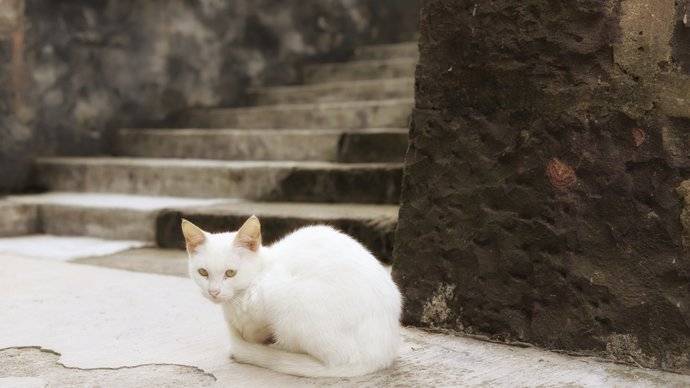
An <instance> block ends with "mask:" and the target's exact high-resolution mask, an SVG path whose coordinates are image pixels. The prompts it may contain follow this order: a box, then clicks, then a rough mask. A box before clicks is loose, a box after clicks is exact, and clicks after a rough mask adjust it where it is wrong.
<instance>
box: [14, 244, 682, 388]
mask: <svg viewBox="0 0 690 388" xmlns="http://www.w3.org/2000/svg"><path fill="white" fill-rule="evenodd" d="M0 261H2V266H0V284H1V285H2V287H0V311H2V312H3V315H2V317H3V319H1V320H0V333H1V334H0V378H7V377H38V378H40V379H43V380H45V381H48V382H49V383H52V384H54V385H58V386H59V385H61V384H62V383H61V381H64V380H60V378H59V377H58V376H56V375H55V374H51V373H52V372H51V373H48V372H40V371H41V370H49V369H50V368H53V367H50V365H49V364H50V363H51V362H52V363H55V362H57V361H55V360H52V361H51V360H50V359H48V358H47V357H46V356H45V355H43V356H41V355H40V354H38V355H37V354H36V352H35V351H29V350H25V351H24V352H20V351H18V350H17V349H19V348H20V347H27V346H35V347H41V350H42V352H48V353H53V354H56V353H57V354H59V355H60V358H59V365H62V366H64V367H65V368H79V369H78V370H75V371H74V372H73V373H74V375H77V374H78V373H80V372H78V371H79V370H83V369H87V370H90V371H91V372H90V373H96V376H98V374H99V373H101V374H102V376H103V380H102V381H103V382H104V384H105V385H109V386H112V385H125V384H127V383H131V382H132V381H133V380H131V375H129V377H127V376H125V375H122V376H120V377H118V375H117V374H113V373H112V371H113V369H105V368H114V370H123V369H127V370H130V371H136V373H141V374H140V375H138V376H139V377H138V379H141V380H135V381H141V382H142V383H144V382H146V383H147V384H148V385H147V386H169V385H177V386H185V385H194V384H197V383H198V384H201V381H202V378H203V376H211V375H212V376H213V378H214V379H215V381H213V382H212V384H216V385H218V386H233V387H235V386H251V387H257V386H315V385H319V386H358V387H361V386H364V387H382V386H383V387H386V386H511V387H515V386H535V385H540V386H626V387H629V386H665V387H666V386H688V385H690V376H683V375H677V374H671V373H665V372H661V371H652V370H645V369H637V368H632V367H629V366H623V365H617V364H610V363H604V362H599V361H597V360H593V359H590V358H576V357H570V356H565V355H561V354H556V353H551V352H547V351H543V350H538V349H533V348H519V347H511V346H506V345H500V344H494V343H489V342H484V341H479V340H475V339H470V338H464V337H454V336H447V335H441V334H430V333H426V332H423V331H420V330H415V329H405V331H404V337H405V343H404V346H403V348H402V349H401V353H402V354H401V356H400V358H399V359H398V360H397V362H396V363H395V365H394V366H393V367H392V368H391V369H389V370H385V371H380V372H378V373H375V374H372V375H369V376H363V377H359V378H353V379H306V378H296V377H291V376H286V375H280V374H277V373H273V372H270V371H267V370H264V369H261V368H256V367H252V366H247V365H240V364H237V363H234V362H231V361H230V360H229V359H228V357H227V348H228V341H227V336H226V333H225V328H224V324H223V322H222V318H221V315H220V311H219V309H218V307H217V306H214V305H211V304H210V303H209V302H207V301H206V300H204V299H203V298H202V297H201V296H200V295H199V292H198V290H197V288H196V286H195V285H194V284H192V282H191V281H189V280H188V279H184V278H177V277H169V276H160V275H154V274H142V273H134V272H126V271H119V270H112V269H104V268H97V267H90V266H83V265H78V264H73V263H60V262H46V261H39V260H32V259H26V258H21V257H16V256H10V255H1V256H0ZM7 354H13V355H14V357H25V359H26V360H28V361H27V362H25V363H23V364H22V365H25V366H26V368H34V372H33V373H34V375H31V373H28V374H27V373H25V374H24V375H20V376H18V375H17V373H18V372H17V370H16V369H17V366H16V365H17V363H9V362H5V361H3V357H6V356H7ZM32 360H33V361H32ZM37 363H38V364H40V365H44V367H42V368H43V369H40V368H39V367H37V366H35V365H37ZM12 365H14V367H13V366H12ZM45 365H48V366H45ZM146 365H157V366H160V367H161V368H151V369H148V370H147V369H146V368H141V369H140V367H142V366H146ZM175 366H177V367H178V368H177V369H169V368H168V367H175ZM124 367H127V368H124ZM50 370H52V369H50ZM63 372H64V371H63ZM65 373H67V372H65ZM187 374H191V375H187ZM85 378H86V377H85ZM89 378H90V379H93V378H94V377H93V376H91V377H89ZM118 378H121V380H118ZM74 381H75V383H79V381H80V380H74ZM83 381H94V380H83ZM95 381H98V379H96V380H95ZM190 381H195V382H194V383H190ZM203 381H206V380H203ZM209 383H210V382H209Z"/></svg>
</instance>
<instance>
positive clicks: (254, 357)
mask: <svg viewBox="0 0 690 388" xmlns="http://www.w3.org/2000/svg"><path fill="white" fill-rule="evenodd" d="M232 346H233V349H232V353H233V355H232V356H233V358H234V359H235V361H237V362H240V363H245V364H252V365H256V366H260V367H263V368H266V369H271V370H274V371H276V372H280V373H285V374H289V375H294V376H302V377H354V376H361V375H365V374H367V373H371V372H374V371H375V370H377V369H379V368H375V367H373V366H372V365H337V366H328V365H324V364H323V363H322V362H320V361H319V360H317V359H316V358H314V357H312V356H310V355H308V354H303V353H292V352H287V351H284V350H280V349H276V348H273V347H270V346H266V345H261V344H256V343H250V342H246V341H244V340H236V341H233V344H232Z"/></svg>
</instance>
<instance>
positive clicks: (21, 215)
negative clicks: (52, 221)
mask: <svg viewBox="0 0 690 388" xmlns="http://www.w3.org/2000/svg"><path fill="white" fill-rule="evenodd" d="M38 228H39V222H38V210H37V208H36V207H35V206H32V205H29V204H20V203H15V202H12V201H8V200H4V199H0V237H7V236H19V235H23V234H32V233H36V232H37V231H38Z"/></svg>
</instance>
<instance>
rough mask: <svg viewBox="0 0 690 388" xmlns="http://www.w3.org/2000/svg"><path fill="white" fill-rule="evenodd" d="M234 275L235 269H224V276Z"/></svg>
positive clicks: (235, 273)
mask: <svg viewBox="0 0 690 388" xmlns="http://www.w3.org/2000/svg"><path fill="white" fill-rule="evenodd" d="M235 275H237V271H235V270H234V269H229V270H227V271H225V277H226V278H231V277H233V276H235Z"/></svg>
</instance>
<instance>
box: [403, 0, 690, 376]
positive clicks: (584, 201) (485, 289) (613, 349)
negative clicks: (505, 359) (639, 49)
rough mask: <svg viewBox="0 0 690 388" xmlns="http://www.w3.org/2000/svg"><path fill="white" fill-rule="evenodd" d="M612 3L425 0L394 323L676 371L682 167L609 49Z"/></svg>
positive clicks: (684, 278) (689, 323)
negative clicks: (400, 317) (398, 313)
mask: <svg viewBox="0 0 690 388" xmlns="http://www.w3.org/2000/svg"><path fill="white" fill-rule="evenodd" d="M620 17H621V15H620V9H619V8H617V7H614V6H612V5H611V4H609V3H608V2H601V1H579V2H568V4H567V5H566V4H562V3H560V2H553V1H546V0H544V1H541V0H539V1H527V2H515V1H510V0H505V1H503V0H499V1H492V2H488V3H487V2H476V1H457V0H427V1H424V2H423V5H422V11H421V19H420V30H421V41H420V50H421V56H420V63H419V66H418V68H417V74H416V82H417V83H416V108H415V110H414V113H413V123H412V129H411V133H410V136H411V138H410V148H409V150H408V153H407V158H406V167H405V173H404V177H403V192H402V208H401V211H400V219H399V223H398V230H397V234H396V246H395V252H394V257H395V263H394V275H395V278H396V279H397V281H398V283H399V285H400V287H401V289H402V291H403V294H404V295H405V299H406V307H405V312H404V321H405V323H407V324H412V325H418V326H428V327H437V328H446V329H453V330H458V331H462V332H466V333H477V334H483V335H488V336H490V337H493V338H496V339H502V340H510V341H525V342H530V343H534V344H538V345H540V346H543V347H546V348H550V349H561V350H568V351H575V352H582V353H594V354H598V355H602V356H606V357H611V358H614V359H616V360H619V361H623V362H631V363H636V364H639V365H643V366H648V367H656V368H667V369H673V370H677V371H684V372H688V371H690V362H688V360H689V359H690V353H689V351H688V349H690V310H688V306H690V292H688V291H689V289H688V284H690V257H689V256H688V255H687V253H684V252H683V250H682V247H681V236H682V229H681V225H680V222H679V216H680V212H681V202H680V200H679V198H678V196H677V195H676V193H675V188H676V187H678V186H679V184H680V182H681V181H682V180H683V179H687V177H688V170H687V169H684V168H683V167H682V166H683V163H680V162H678V159H679V158H681V157H682V156H678V155H676V156H673V155H671V154H670V153H669V152H668V147H669V146H668V141H667V140H666V141H665V138H664V137H663V135H662V134H663V132H664V128H665V127H667V126H668V125H669V123H672V122H671V118H669V117H667V116H666V115H665V114H664V113H663V112H662V111H661V110H659V109H658V108H656V107H655V104H654V103H653V102H652V101H653V98H652V95H653V93H652V91H651V88H650V86H651V85H653V81H652V80H649V79H644V78H642V77H644V76H646V75H644V74H643V75H641V76H639V77H638V76H633V74H624V73H622V72H621V70H620V69H621V67H619V66H618V65H617V63H616V62H615V60H614V54H613V46H614V45H615V44H617V42H618V34H619V30H618V21H619V18H620ZM681 149H682V148H681ZM686 151H687V148H686ZM676 154H677V152H676ZM686 158H687V157H686Z"/></svg>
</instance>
